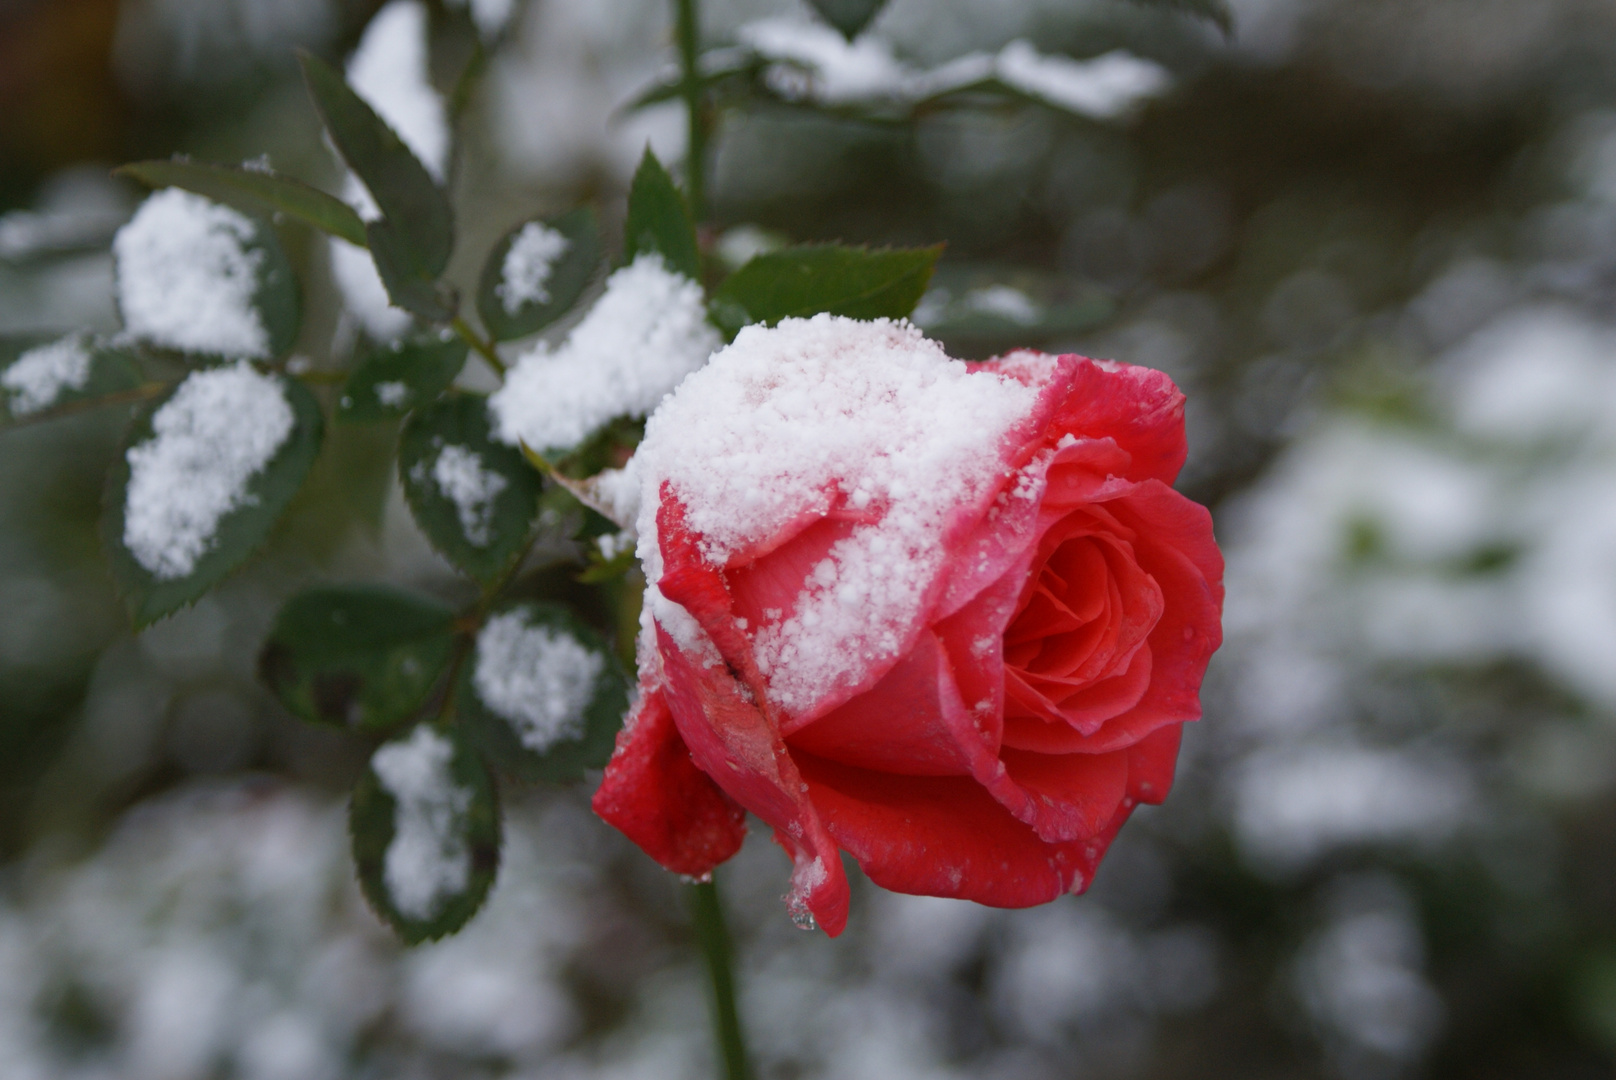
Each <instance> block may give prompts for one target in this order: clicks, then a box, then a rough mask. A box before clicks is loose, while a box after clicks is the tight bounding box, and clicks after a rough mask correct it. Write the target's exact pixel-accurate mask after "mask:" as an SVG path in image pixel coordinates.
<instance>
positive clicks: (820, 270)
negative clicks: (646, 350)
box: [713, 244, 943, 336]
mask: <svg viewBox="0 0 1616 1080" xmlns="http://www.w3.org/2000/svg"><path fill="white" fill-rule="evenodd" d="M942 252H943V249H942V247H941V246H938V247H929V248H899V249H894V250H881V251H871V250H869V249H867V248H855V247H843V246H842V245H840V244H808V245H803V246H801V247H790V248H785V249H783V250H781V251H771V252H768V253H767V254H764V255H759V256H757V257H756V258H754V259H752V260H751V261H749V262H748V263H747V264H746V265H745V266H743V267H741V268H740V269H739V270H737V271H736V272H735V273H733V274H731V275H730V276H729V277H728V278H726V279H725V281H724V284H722V285H721V286H719V288H718V291H717V292H716V293H715V294H714V295H713V319H714V321H716V322H717V323H718V325H719V326H721V327H722V328H723V329H724V331H725V332H726V333H728V334H729V335H731V336H734V334H735V332H736V331H738V330H739V329H740V328H741V327H743V326H746V325H748V324H750V323H757V322H761V323H769V324H771V325H772V324H774V323H777V322H779V321H780V320H781V319H785V318H793V317H797V318H802V317H806V316H809V315H817V314H819V313H820V312H822V311H828V312H830V313H831V314H833V315H846V316H848V317H850V318H855V319H878V318H883V317H884V318H889V319H900V318H903V317H905V316H907V315H908V314H909V313H910V312H912V311H914V309H915V305H916V304H918V303H919V302H920V297H921V295H922V294H923V293H925V291H926V283H927V282H929V281H930V280H931V275H932V270H933V269H934V268H935V267H936V265H937V258H938V256H940V255H941V254H942Z"/></svg>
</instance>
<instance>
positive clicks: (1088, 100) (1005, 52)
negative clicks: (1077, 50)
mask: <svg viewBox="0 0 1616 1080" xmlns="http://www.w3.org/2000/svg"><path fill="white" fill-rule="evenodd" d="M994 70H995V71H996V72H997V73H998V76H999V78H1000V79H1002V80H1004V82H1005V83H1007V84H1008V85H1010V86H1013V87H1015V88H1016V89H1017V90H1020V91H1022V92H1023V93H1027V94H1031V95H1033V96H1034V97H1037V98H1042V99H1043V100H1044V101H1047V102H1048V103H1049V104H1051V105H1055V106H1057V107H1059V108H1062V109H1066V110H1068V111H1070V112H1075V113H1080V114H1082V115H1083V116H1089V117H1093V118H1094V119H1096V120H1111V119H1115V118H1116V117H1119V116H1121V115H1123V114H1124V113H1126V112H1128V111H1129V110H1131V109H1133V108H1134V107H1135V106H1137V105H1139V104H1140V103H1141V102H1143V101H1145V100H1146V99H1148V98H1152V97H1157V96H1159V95H1161V94H1164V93H1166V92H1167V90H1168V89H1170V88H1171V87H1172V85H1173V80H1172V77H1171V76H1170V75H1168V74H1167V69H1166V68H1164V67H1162V66H1161V65H1160V64H1158V63H1155V62H1154V61H1151V60H1144V59H1141V58H1140V57H1137V56H1134V55H1133V54H1132V53H1130V52H1127V51H1126V50H1123V49H1117V50H1114V51H1112V52H1108V53H1106V54H1105V55H1103V56H1097V57H1095V58H1094V59H1092V60H1073V59H1071V58H1070V57H1065V56H1045V55H1044V54H1042V53H1040V52H1039V51H1038V50H1037V49H1034V48H1033V47H1032V46H1031V45H1030V44H1028V43H1027V42H1025V41H1012V42H1011V43H1010V44H1008V45H1006V46H1005V47H1004V48H1003V49H1002V50H1000V52H999V55H998V58H997V61H996V62H995V65H994Z"/></svg>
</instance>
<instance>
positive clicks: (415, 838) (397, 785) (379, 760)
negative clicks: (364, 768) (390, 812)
mask: <svg viewBox="0 0 1616 1080" xmlns="http://www.w3.org/2000/svg"><path fill="white" fill-rule="evenodd" d="M453 761H454V744H453V743H451V742H450V741H449V740H448V739H446V738H445V737H444V736H442V735H439V734H438V733H437V732H435V731H433V730H432V729H431V728H430V727H428V726H426V725H425V724H423V725H421V726H420V727H417V728H416V729H415V733H414V734H413V735H411V736H410V737H409V739H408V740H406V741H404V742H394V743H388V744H387V745H386V746H384V747H382V748H381V749H380V750H377V751H376V753H375V755H374V756H373V757H372V758H371V759H370V767H371V769H372V771H374V772H375V774H376V779H377V780H378V781H380V782H381V786H382V788H383V790H385V791H386V792H387V793H388V794H389V795H391V796H392V797H393V800H394V803H395V804H396V807H397V809H396V810H395V811H394V816H393V839H392V842H391V843H389V844H388V845H387V855H386V856H385V858H384V860H383V863H382V880H383V882H384V883H385V884H386V885H387V895H388V896H390V897H391V898H392V900H393V906H394V907H395V908H397V909H398V912H399V914H401V915H403V916H404V917H406V918H409V919H415V920H417V921H425V920H427V919H432V918H434V917H436V916H437V915H438V914H439V913H440V912H441V911H442V910H443V907H444V905H445V904H446V903H447V902H448V901H449V900H451V899H452V898H454V897H455V896H457V895H459V894H460V893H463V892H465V891H466V885H467V883H468V882H469V881H470V880H471V848H470V847H469V846H468V845H467V843H466V835H465V833H466V830H465V821H466V813H467V811H469V810H470V809H471V798H472V791H471V789H470V788H467V787H462V786H461V785H459V784H456V783H455V782H454V775H453V773H452V772H451V771H450V766H451V764H452V763H453Z"/></svg>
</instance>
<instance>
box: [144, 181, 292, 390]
mask: <svg viewBox="0 0 1616 1080" xmlns="http://www.w3.org/2000/svg"><path fill="white" fill-rule="evenodd" d="M255 232H256V227H255V226H254V224H253V222H252V219H251V218H249V217H247V216H246V215H245V214H242V213H239V212H237V211H235V210H232V209H230V208H229V207H228V206H220V205H219V204H217V203H214V202H210V201H209V200H207V199H204V198H203V197H202V196H200V195H192V194H191V193H190V192H188V191H182V190H180V189H179V188H165V189H163V190H162V191H159V192H157V193H156V194H154V195H152V196H151V197H150V198H148V199H147V200H146V201H145V202H144V203H142V204H141V205H140V209H139V210H138V211H136V212H135V216H134V218H133V219H131V220H130V222H129V224H127V225H125V226H124V227H123V228H121V229H119V230H118V235H117V236H116V237H115V238H114V239H113V241H112V253H113V255H114V256H115V258H116V259H117V264H118V309H119V311H121V312H122V313H123V322H124V327H125V328H126V329H127V330H128V331H129V333H130V334H131V335H132V336H134V337H135V338H137V339H139V340H141V341H147V342H150V343H151V344H153V345H157V346H160V347H162V348H166V349H178V350H180V351H182V352H194V353H210V354H213V355H217V356H245V357H249V358H252V359H260V360H262V359H267V358H268V357H269V331H268V330H266V329H265V327H264V321H263V319H262V317H261V316H260V315H259V314H258V310H257V308H255V307H254V306H253V294H254V293H255V292H256V291H257V289H258V270H259V266H260V264H261V263H262V262H263V259H264V253H263V252H262V251H260V250H258V249H256V248H251V247H249V246H248V245H249V244H250V243H251V242H252V240H253V237H254V234H255Z"/></svg>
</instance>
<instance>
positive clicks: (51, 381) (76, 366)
mask: <svg viewBox="0 0 1616 1080" xmlns="http://www.w3.org/2000/svg"><path fill="white" fill-rule="evenodd" d="M91 359H92V355H91V352H90V339H89V336H88V335H86V334H69V335H67V336H66V337H64V338H58V339H57V340H55V341H51V342H47V343H46V344H44V345H36V346H34V347H33V348H32V349H29V350H27V351H26V352H24V353H23V354H22V355H21V356H19V357H17V359H16V360H14V361H12V363H11V365H10V366H9V367H7V368H6V369H5V371H3V372H0V388H4V389H5V391H6V393H7V394H8V395H9V398H8V400H7V402H6V407H7V408H9V409H10V410H11V415H12V416H27V415H28V414H30V413H36V412H39V411H40V410H41V409H48V408H50V407H51V406H52V405H54V404H56V399H57V398H58V397H60V396H61V395H62V392H63V391H64V390H82V389H84V384H85V383H87V382H89V381H90V361H91Z"/></svg>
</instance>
